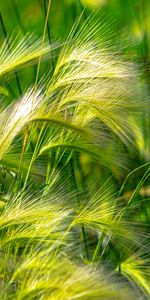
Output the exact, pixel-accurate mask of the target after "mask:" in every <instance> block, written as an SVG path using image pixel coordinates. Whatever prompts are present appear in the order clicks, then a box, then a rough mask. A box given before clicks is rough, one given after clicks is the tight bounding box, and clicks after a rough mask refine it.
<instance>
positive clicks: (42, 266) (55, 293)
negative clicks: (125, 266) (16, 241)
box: [12, 249, 138, 300]
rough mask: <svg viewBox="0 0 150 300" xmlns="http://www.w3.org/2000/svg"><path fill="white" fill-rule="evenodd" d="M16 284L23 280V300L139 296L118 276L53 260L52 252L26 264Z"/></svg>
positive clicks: (18, 272) (19, 292)
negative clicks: (29, 299)
mask: <svg viewBox="0 0 150 300" xmlns="http://www.w3.org/2000/svg"><path fill="white" fill-rule="evenodd" d="M12 279H13V280H17V279H18V280H19V279H20V283H21V285H20V288H19V290H17V293H16V294H17V296H18V298H19V299H25V298H31V299H32V298H33V299H34V296H35V295H36V296H38V297H40V299H43V300H46V299H50V300H54V299H56V300H58V299H60V300H65V299H80V300H81V299H82V300H84V299H91V300H93V299H95V300H96V299H106V300H110V299H112V297H113V299H122V300H125V299H126V297H128V299H132V297H134V296H135V297H136V296H137V299H138V294H136V293H134V291H133V290H130V288H129V287H128V285H127V284H125V282H124V281H123V280H122V281H121V280H119V279H118V278H117V276H116V274H115V273H112V272H111V273H109V274H108V272H106V271H104V270H103V269H102V268H101V269H100V270H99V271H96V270H94V269H93V268H92V266H89V267H88V266H82V267H79V265H78V264H75V263H74V262H71V261H70V260H69V259H68V258H67V257H63V256H62V255H60V254H59V256H58V257H57V258H53V255H52V251H51V250H50V249H49V250H48V249H47V250H44V251H40V252H38V253H37V254H36V255H34V256H33V257H32V255H31V256H30V255H29V257H28V259H26V260H24V262H23V263H22V265H20V268H18V269H17V270H16V272H15V273H14V276H13V277H12Z"/></svg>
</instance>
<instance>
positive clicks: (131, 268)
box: [121, 250, 150, 296]
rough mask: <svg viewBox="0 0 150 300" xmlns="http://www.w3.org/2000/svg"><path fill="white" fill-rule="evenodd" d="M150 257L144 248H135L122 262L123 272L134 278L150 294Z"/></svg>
mask: <svg viewBox="0 0 150 300" xmlns="http://www.w3.org/2000/svg"><path fill="white" fill-rule="evenodd" d="M149 268H150V259H149V257H148V254H144V253H143V252H142V250H138V251H137V250H135V251H132V253H130V254H129V256H128V257H127V259H125V260H124V261H123V262H122V263H121V270H122V273H123V274H124V275H125V276H126V277H127V278H128V279H129V280H133V282H134V283H135V285H137V286H138V287H139V288H140V289H141V290H143V291H144V293H145V294H146V295H148V296H150V285H149V280H150V272H149Z"/></svg>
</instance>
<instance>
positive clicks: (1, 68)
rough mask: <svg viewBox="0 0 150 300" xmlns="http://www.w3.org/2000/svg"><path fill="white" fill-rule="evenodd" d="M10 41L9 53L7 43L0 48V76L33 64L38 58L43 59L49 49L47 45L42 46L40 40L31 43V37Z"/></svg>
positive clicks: (16, 38)
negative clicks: (27, 64)
mask: <svg viewBox="0 0 150 300" xmlns="http://www.w3.org/2000/svg"><path fill="white" fill-rule="evenodd" d="M18 40H19V38H18V37H15V39H13V37H12V38H11V39H10V41H9V42H10V43H11V51H9V49H8V44H7V41H4V42H3V43H2V44H1V47H0V76H4V75H5V74H8V73H9V72H12V71H13V70H15V69H17V68H18V67H21V66H23V65H25V64H26V63H31V62H35V61H36V60H37V59H38V58H39V57H42V58H43V57H45V56H46V55H47V54H48V53H50V51H51V49H50V46H49V45H48V43H45V44H44V45H42V42H41V40H37V41H33V39H32V38H31V37H26V36H25V37H23V38H22V39H20V41H18Z"/></svg>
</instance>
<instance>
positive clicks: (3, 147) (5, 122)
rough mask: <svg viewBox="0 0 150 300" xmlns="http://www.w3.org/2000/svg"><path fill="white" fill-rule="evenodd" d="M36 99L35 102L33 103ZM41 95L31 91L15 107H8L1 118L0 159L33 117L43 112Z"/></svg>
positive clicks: (38, 92)
mask: <svg viewBox="0 0 150 300" xmlns="http://www.w3.org/2000/svg"><path fill="white" fill-rule="evenodd" d="M33 98H34V101H33ZM41 100H42V97H41V93H40V91H39V90H38V91H36V93H35V91H34V90H33V89H30V90H29V91H27V92H26V94H25V95H24V96H23V97H22V99H20V100H19V101H18V102H16V103H15V104H13V105H10V106H8V107H7V108H6V109H4V111H3V112H2V113H1V115H0V117H1V119H0V128H1V132H0V159H2V157H3V155H4V154H5V153H6V151H7V149H8V148H9V146H10V144H11V143H12V141H13V139H14V138H15V137H16V136H17V134H18V133H19V132H20V131H21V130H22V129H23V127H24V126H25V125H26V124H28V123H29V121H30V120H31V119H32V117H33V115H34V116H36V115H37V112H39V111H41Z"/></svg>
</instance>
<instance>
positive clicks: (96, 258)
mask: <svg viewBox="0 0 150 300" xmlns="http://www.w3.org/2000/svg"><path fill="white" fill-rule="evenodd" d="M104 237H105V233H104V232H102V234H101V236H100V238H99V240H98V243H97V246H96V248H95V251H94V254H93V258H92V262H93V263H95V262H96V261H97V260H98V256H99V252H100V250H101V247H102V243H103V240H104Z"/></svg>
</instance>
